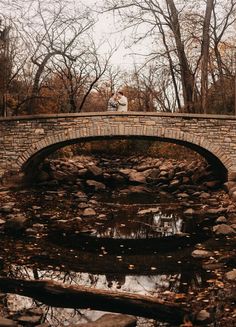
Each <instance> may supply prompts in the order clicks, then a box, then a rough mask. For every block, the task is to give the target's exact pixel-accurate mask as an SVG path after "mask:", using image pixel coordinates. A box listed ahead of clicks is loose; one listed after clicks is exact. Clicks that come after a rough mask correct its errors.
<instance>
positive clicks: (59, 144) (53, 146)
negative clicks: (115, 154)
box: [18, 128, 231, 181]
mask: <svg viewBox="0 0 236 327" xmlns="http://www.w3.org/2000/svg"><path fill="white" fill-rule="evenodd" d="M148 134H149V133H148V132H147V133H146V135H140V134H137V133H130V131H129V134H128V135H127V134H123V135H115V133H112V131H111V129H110V128H109V130H108V132H107V133H106V131H105V130H104V133H103V135H87V136H83V137H75V135H74V133H72V132H71V131H69V132H65V133H63V134H60V135H55V137H54V138H53V137H48V138H45V139H43V140H40V141H38V142H37V143H35V144H33V145H32V147H31V149H29V150H28V151H26V152H25V153H23V154H22V155H21V156H20V157H19V163H18V164H19V166H20V169H21V170H22V171H23V172H24V175H25V178H26V180H30V179H32V178H34V177H35V176H36V175H37V172H38V169H37V167H38V166H39V164H40V163H41V162H42V161H43V160H44V159H45V158H47V157H48V156H49V155H50V154H51V153H53V152H55V151H56V150H58V149H60V148H63V147H65V146H68V145H72V144H78V143H80V142H87V141H92V140H100V139H101V140H112V139H114V140H115V139H116V140H117V139H135V140H138V139H146V140H151V141H161V142H168V143H175V144H179V145H182V146H185V147H187V148H190V149H191V150H193V151H195V152H197V153H199V154H200V155H201V156H202V157H204V158H205V159H206V161H207V162H208V163H209V164H210V165H211V166H212V168H213V170H214V172H215V173H216V175H217V177H218V178H219V179H220V180H221V181H226V180H227V173H228V165H229V166H230V164H231V162H230V160H229V158H227V157H226V156H225V155H224V152H223V151H222V149H220V148H219V147H218V146H215V145H214V144H210V143H209V142H208V141H207V140H205V139H204V138H202V137H201V138H199V137H197V136H194V135H191V134H188V133H184V132H181V131H179V133H176V131H175V135H174V137H173V131H172V130H170V129H166V130H164V131H163V130H162V131H161V132H160V133H157V134H160V135H153V134H151V133H150V134H149V135H148Z"/></svg>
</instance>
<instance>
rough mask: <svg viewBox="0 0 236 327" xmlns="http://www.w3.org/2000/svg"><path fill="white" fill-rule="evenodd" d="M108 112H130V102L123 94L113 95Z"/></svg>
mask: <svg viewBox="0 0 236 327" xmlns="http://www.w3.org/2000/svg"><path fill="white" fill-rule="evenodd" d="M107 111H119V112H122V111H123V112H125V111H128V100H127V98H126V96H124V93H123V92H121V91H119V92H117V93H112V96H111V97H110V99H109V100H108V107H107Z"/></svg>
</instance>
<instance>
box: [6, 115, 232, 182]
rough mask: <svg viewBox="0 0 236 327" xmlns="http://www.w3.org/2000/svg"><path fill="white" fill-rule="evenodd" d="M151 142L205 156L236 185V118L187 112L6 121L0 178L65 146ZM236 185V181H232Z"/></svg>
mask: <svg viewBox="0 0 236 327" xmlns="http://www.w3.org/2000/svg"><path fill="white" fill-rule="evenodd" d="M111 137H113V138H128V137H133V138H150V139H153V140H160V141H168V142H174V143H179V144H182V145H185V146H186V147H189V148H192V149H193V150H195V151H196V152H199V153H200V154H201V155H202V156H203V157H205V158H206V159H207V160H208V161H210V162H211V163H216V164H217V169H219V173H220V172H222V171H223V170H224V171H225V172H226V173H227V178H228V180H229V181H232V182H234V185H236V164H235V162H236V117H235V116H220V115H217V116H214V115H200V114H182V113H151V112H149V113H147V112H126V113H119V112H114V113H110V112H109V113H108V112H93V113H77V114H56V115H55V114H54V115H38V116H22V117H9V118H0V180H1V181H2V179H3V178H4V176H7V175H11V174H19V172H20V171H25V172H26V171H28V170H29V169H30V168H31V169H32V167H36V166H37V164H38V163H39V162H40V160H42V159H43V158H44V157H46V156H47V155H49V154H50V153H51V152H53V151H55V150H56V149H58V148H60V147H63V146H65V145H69V144H73V143H77V142H79V141H86V140H92V139H99V138H111ZM231 185H233V183H231Z"/></svg>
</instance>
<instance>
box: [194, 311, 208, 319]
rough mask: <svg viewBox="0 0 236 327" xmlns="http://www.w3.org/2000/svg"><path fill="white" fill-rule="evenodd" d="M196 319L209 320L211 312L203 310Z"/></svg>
mask: <svg viewBox="0 0 236 327" xmlns="http://www.w3.org/2000/svg"><path fill="white" fill-rule="evenodd" d="M196 319H197V321H201V322H207V321H209V319H210V313H209V312H208V311H207V310H201V311H199V312H198V314H197V317H196Z"/></svg>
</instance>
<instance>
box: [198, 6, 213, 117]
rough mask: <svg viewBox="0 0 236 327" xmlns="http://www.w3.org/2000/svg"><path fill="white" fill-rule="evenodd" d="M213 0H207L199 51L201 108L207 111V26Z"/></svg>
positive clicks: (208, 38) (208, 39)
mask: <svg viewBox="0 0 236 327" xmlns="http://www.w3.org/2000/svg"><path fill="white" fill-rule="evenodd" d="M213 6H214V0H207V5H206V12H205V18H204V23H203V33H202V51H201V52H202V53H201V97H202V110H203V112H204V113H207V109H208V62H209V43H210V36H209V28H210V22H211V14H212V11H213Z"/></svg>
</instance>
